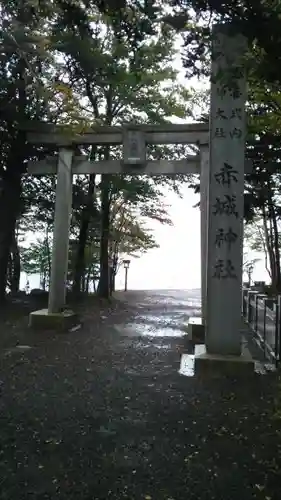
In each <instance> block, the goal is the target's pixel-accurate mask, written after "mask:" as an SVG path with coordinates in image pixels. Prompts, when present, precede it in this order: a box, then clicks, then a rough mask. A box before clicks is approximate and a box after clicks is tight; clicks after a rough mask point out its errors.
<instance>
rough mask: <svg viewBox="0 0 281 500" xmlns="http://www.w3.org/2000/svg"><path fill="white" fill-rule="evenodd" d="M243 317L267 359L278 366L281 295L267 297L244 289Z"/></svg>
mask: <svg viewBox="0 0 281 500" xmlns="http://www.w3.org/2000/svg"><path fill="white" fill-rule="evenodd" d="M242 310H243V317H244V319H245V321H246V322H247V323H248V325H249V326H250V328H251V330H252V331H253V333H254V338H255V340H256V341H257V343H258V344H259V345H260V346H261V348H262V349H263V351H264V355H265V357H266V358H267V359H269V360H270V361H272V362H274V363H275V364H276V365H278V364H279V362H280V360H281V341H280V340H281V338H280V335H281V295H278V296H277V297H276V298H269V297H268V296H267V295H264V294H261V293H259V292H258V291H255V290H251V289H248V288H245V289H243V304H242Z"/></svg>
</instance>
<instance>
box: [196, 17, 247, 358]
mask: <svg viewBox="0 0 281 500" xmlns="http://www.w3.org/2000/svg"><path fill="white" fill-rule="evenodd" d="M232 30H233V28H232V27H231V26H230V25H228V24H226V25H219V26H216V27H215V29H214V32H213V46H212V81H211V113H210V166H209V200H208V205H209V209H208V212H209V217H208V231H207V234H208V243H207V311H208V313H207V325H206V349H207V353H208V354H216V355H234V356H235V355H238V356H239V355H240V354H241V338H240V329H241V287H242V255H243V198H244V197H243V192H244V155H245V100H246V80H245V76H244V71H243V55H244V54H245V50H246V40H245V38H244V37H243V36H242V35H237V33H236V34H235V33H234V32H233V31H232Z"/></svg>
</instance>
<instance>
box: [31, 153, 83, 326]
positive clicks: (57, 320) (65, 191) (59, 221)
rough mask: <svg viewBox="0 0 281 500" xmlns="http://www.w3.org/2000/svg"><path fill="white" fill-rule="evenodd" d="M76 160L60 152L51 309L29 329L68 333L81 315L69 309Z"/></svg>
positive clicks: (33, 319)
mask: <svg viewBox="0 0 281 500" xmlns="http://www.w3.org/2000/svg"><path fill="white" fill-rule="evenodd" d="M72 160H73V150H72V149H71V148H65V147H61V148H59V154H58V160H57V185H56V201H55V218H54V232H53V248H52V264H51V278H50V289H49V302H48V309H41V310H38V311H34V312H32V313H31V314H30V316H29V326H31V327H34V328H37V329H40V328H43V329H47V328H56V329H62V330H64V329H67V328H69V327H70V326H73V324H75V323H77V315H76V314H74V313H73V312H72V311H71V310H67V309H65V299H66V297H65V296H66V283H67V271H68V250H69V231H70V221H71V212H72Z"/></svg>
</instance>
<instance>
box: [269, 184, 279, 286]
mask: <svg viewBox="0 0 281 500" xmlns="http://www.w3.org/2000/svg"><path fill="white" fill-rule="evenodd" d="M270 194H271V193H270ZM269 204H270V219H271V221H272V247H273V249H274V260H275V288H276V292H277V293H280V291H281V272H280V250H279V231H278V224H277V217H276V211H275V207H274V203H273V199H272V195H270V200H269Z"/></svg>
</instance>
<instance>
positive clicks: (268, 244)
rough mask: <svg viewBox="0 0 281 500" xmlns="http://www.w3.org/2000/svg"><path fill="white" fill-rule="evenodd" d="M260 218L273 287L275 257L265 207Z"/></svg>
mask: <svg viewBox="0 0 281 500" xmlns="http://www.w3.org/2000/svg"><path fill="white" fill-rule="evenodd" d="M262 218H263V228H264V236H265V246H266V251H267V254H268V260H269V266H270V276H271V285H272V287H275V284H276V275H275V257H274V252H273V248H272V242H271V239H270V231H269V229H268V226H267V214H266V210H265V207H263V208H262Z"/></svg>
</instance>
